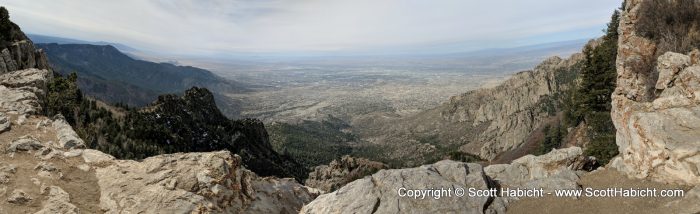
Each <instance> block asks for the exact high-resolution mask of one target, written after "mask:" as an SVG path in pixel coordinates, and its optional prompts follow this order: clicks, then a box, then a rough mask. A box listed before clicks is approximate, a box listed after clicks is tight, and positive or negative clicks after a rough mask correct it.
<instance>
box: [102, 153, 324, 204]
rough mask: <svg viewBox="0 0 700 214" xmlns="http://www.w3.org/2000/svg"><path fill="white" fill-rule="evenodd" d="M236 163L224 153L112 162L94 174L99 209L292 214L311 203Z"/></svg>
mask: <svg viewBox="0 0 700 214" xmlns="http://www.w3.org/2000/svg"><path fill="white" fill-rule="evenodd" d="M241 164H242V161H241V158H240V157H238V156H231V154H230V153H229V152H211V153H183V154H170V155H161V156H156V157H152V158H147V159H145V160H143V161H142V162H136V161H126V160H124V161H114V162H113V164H112V165H110V166H107V167H102V168H97V170H96V175H97V179H98V183H99V186H100V192H101V196H100V207H101V208H102V210H105V211H106V212H107V213H123V212H130V213H139V212H146V213H155V212H165V213H190V212H193V211H197V212H212V213H295V212H297V210H299V208H300V207H301V206H303V204H305V203H308V202H309V201H311V200H312V199H313V195H312V194H310V193H309V192H308V190H307V189H306V188H305V187H304V186H301V185H299V184H298V183H296V182H295V181H294V180H293V179H270V178H265V179H264V178H260V177H258V176H257V175H255V174H254V173H252V172H250V171H248V170H246V169H243V168H242V167H241ZM278 200H279V201H278Z"/></svg>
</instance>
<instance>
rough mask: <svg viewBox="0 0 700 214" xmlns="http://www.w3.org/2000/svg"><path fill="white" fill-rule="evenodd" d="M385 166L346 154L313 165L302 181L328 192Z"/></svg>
mask: <svg viewBox="0 0 700 214" xmlns="http://www.w3.org/2000/svg"><path fill="white" fill-rule="evenodd" d="M387 168H389V167H388V166H387V165H386V164H383V163H380V162H376V161H371V160H367V159H364V158H354V157H351V156H347V155H346V156H343V157H342V158H340V159H338V160H333V161H332V162H331V163H330V164H328V165H321V166H317V167H315V168H314V170H313V171H312V172H311V173H309V178H308V179H306V181H305V182H304V183H305V184H306V186H309V187H313V188H316V189H320V190H323V191H326V192H330V191H333V190H336V189H338V188H340V187H342V186H343V185H345V184H347V183H350V182H352V181H354V180H356V179H359V178H362V177H365V176H367V175H371V174H374V173H375V172H377V171H379V170H381V169H387Z"/></svg>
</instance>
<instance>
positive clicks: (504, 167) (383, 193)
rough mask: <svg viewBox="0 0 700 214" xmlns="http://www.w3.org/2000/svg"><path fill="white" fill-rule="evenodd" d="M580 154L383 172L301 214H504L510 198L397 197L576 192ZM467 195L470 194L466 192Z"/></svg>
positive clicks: (572, 152)
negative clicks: (438, 192)
mask: <svg viewBox="0 0 700 214" xmlns="http://www.w3.org/2000/svg"><path fill="white" fill-rule="evenodd" d="M581 153H582V151H581V148H578V147H572V148H567V149H561V150H555V151H552V152H550V153H548V154H546V155H544V156H539V157H535V156H525V157H522V158H520V159H517V160H515V161H514V162H513V163H512V164H499V165H492V166H488V167H486V168H482V167H481V165H478V164H474V163H462V162H455V161H450V160H445V161H440V162H437V163H435V164H430V165H424V166H421V167H417V168H409V169H390V170H381V171H379V172H377V173H375V174H373V175H371V176H368V177H365V178H362V179H359V180H356V181H353V182H351V183H349V184H347V185H346V186H344V187H341V188H340V189H338V190H336V191H335V192H331V193H327V194H323V195H321V196H319V197H318V198H317V199H316V200H314V201H312V202H311V203H309V204H308V205H306V206H304V208H303V209H302V210H301V213H403V212H410V213H451V212H455V211H459V212H460V213H505V211H506V208H507V205H508V202H509V201H512V200H517V199H518V198H514V197H501V196H500V195H498V194H496V196H484V197H478V196H474V197H469V196H468V195H467V196H463V197H457V196H456V195H454V193H453V195H452V197H448V196H445V195H443V197H442V198H440V199H439V200H436V199H434V198H431V196H427V197H426V198H425V199H420V198H418V199H416V198H412V197H400V196H399V194H402V193H401V192H400V189H401V188H406V189H435V188H437V189H440V188H445V189H448V188H453V189H454V188H463V189H466V190H468V189H469V188H475V189H478V190H488V189H492V188H495V189H496V190H500V187H510V188H517V187H520V188H538V189H539V188H543V189H544V190H545V192H547V190H551V189H554V188H568V189H576V188H580V187H579V185H578V183H577V182H578V181H579V177H578V175H577V173H576V172H575V171H576V170H577V168H579V167H580V166H582V165H585V164H582V163H584V162H586V161H590V160H589V159H586V158H585V157H582V156H581ZM467 193H468V192H467Z"/></svg>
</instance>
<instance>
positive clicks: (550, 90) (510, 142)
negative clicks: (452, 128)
mask: <svg viewBox="0 0 700 214" xmlns="http://www.w3.org/2000/svg"><path fill="white" fill-rule="evenodd" d="M582 60H583V58H582V55H581V54H575V55H573V56H571V58H569V59H565V60H564V59H560V58H558V57H553V58H550V59H547V60H545V61H544V62H542V64H540V65H539V66H537V67H536V68H535V69H534V70H533V71H527V72H521V73H518V74H516V75H514V76H513V77H512V78H511V79H509V80H507V81H506V82H504V83H503V84H502V85H501V86H498V87H496V88H493V89H486V90H477V91H473V92H470V93H466V94H463V95H461V96H457V97H453V98H452V99H450V101H449V103H448V104H446V106H445V107H446V108H444V109H443V111H442V112H441V115H442V116H443V117H444V118H445V119H447V120H450V121H457V122H468V123H471V124H472V127H480V126H483V127H485V129H483V131H482V132H481V133H478V134H477V135H476V138H475V139H473V141H472V142H473V144H472V145H469V144H467V145H465V146H463V147H462V150H463V151H464V152H467V153H471V154H479V156H481V157H482V158H485V159H489V160H491V159H493V158H495V157H496V155H498V154H499V153H501V152H503V151H508V150H511V149H514V148H517V147H518V146H520V145H521V144H522V143H524V142H525V139H527V137H528V136H529V135H530V134H531V133H532V131H533V130H534V129H536V128H537V127H539V126H540V125H542V124H543V123H544V121H545V120H546V119H547V118H548V116H549V115H548V113H547V112H546V111H545V110H544V109H543V108H542V106H543V105H546V103H547V102H548V101H549V100H548V98H551V96H554V95H555V94H556V93H558V92H561V91H563V90H564V89H566V88H568V87H570V84H571V83H573V79H571V80H568V81H566V80H565V79H567V77H566V76H567V75H572V74H571V72H576V73H577V72H578V71H577V70H576V69H577V68H574V66H575V65H576V64H577V63H579V62H580V61H582ZM572 70H575V71H572Z"/></svg>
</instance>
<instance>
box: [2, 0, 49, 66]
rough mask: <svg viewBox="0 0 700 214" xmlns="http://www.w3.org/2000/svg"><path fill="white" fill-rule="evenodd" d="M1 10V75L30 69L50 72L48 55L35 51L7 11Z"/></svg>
mask: <svg viewBox="0 0 700 214" xmlns="http://www.w3.org/2000/svg"><path fill="white" fill-rule="evenodd" d="M0 10H1V12H2V14H0V24H1V25H2V26H3V29H2V32H0V33H1V34H2V35H0V38H2V41H0V74H4V73H8V72H12V71H17V70H24V69H29V68H38V69H47V70H50V67H49V63H48V60H47V58H46V54H45V53H44V52H43V51H42V50H39V49H35V48H34V44H33V43H32V41H31V40H29V38H27V36H26V35H24V32H22V31H21V30H20V28H19V26H17V25H16V24H15V23H12V22H11V21H10V16H9V13H8V12H7V9H5V8H4V7H3V8H0Z"/></svg>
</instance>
